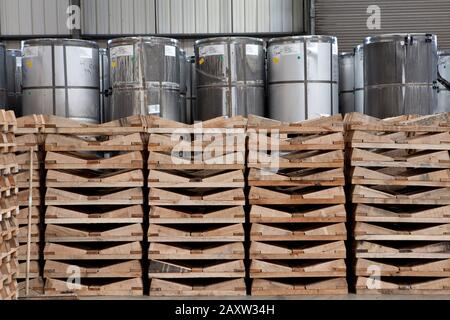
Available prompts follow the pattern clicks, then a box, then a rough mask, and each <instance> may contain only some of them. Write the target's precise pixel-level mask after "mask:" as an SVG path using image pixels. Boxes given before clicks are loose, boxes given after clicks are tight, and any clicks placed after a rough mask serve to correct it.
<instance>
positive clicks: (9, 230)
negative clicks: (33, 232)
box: [0, 219, 19, 241]
mask: <svg viewBox="0 0 450 320" xmlns="http://www.w3.org/2000/svg"><path fill="white" fill-rule="evenodd" d="M18 233H19V227H18V225H17V222H16V221H15V219H5V220H2V221H1V222H0V239H3V241H5V240H10V239H13V238H15V237H17V236H18Z"/></svg>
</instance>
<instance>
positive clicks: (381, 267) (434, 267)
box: [355, 259, 450, 277]
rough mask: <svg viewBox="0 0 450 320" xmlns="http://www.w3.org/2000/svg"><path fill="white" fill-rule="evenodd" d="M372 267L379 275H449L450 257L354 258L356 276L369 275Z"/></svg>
mask: <svg viewBox="0 0 450 320" xmlns="http://www.w3.org/2000/svg"><path fill="white" fill-rule="evenodd" d="M374 268H376V273H377V275H378V276H381V277H450V259H443V260H424V259H417V260H416V259H412V260H410V259H406V260H405V259H403V260H389V259H382V260H374V259H357V260H356V266H355V270H356V275H357V276H362V277H371V276H373V274H374Z"/></svg>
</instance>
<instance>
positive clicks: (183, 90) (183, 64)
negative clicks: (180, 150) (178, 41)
mask: <svg viewBox="0 0 450 320" xmlns="http://www.w3.org/2000/svg"><path fill="white" fill-rule="evenodd" d="M179 58H180V112H181V118H180V120H181V122H183V123H186V121H187V99H186V94H187V79H186V77H187V61H186V52H185V51H184V50H182V49H181V50H180V57H179Z"/></svg>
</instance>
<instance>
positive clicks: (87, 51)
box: [79, 48, 92, 59]
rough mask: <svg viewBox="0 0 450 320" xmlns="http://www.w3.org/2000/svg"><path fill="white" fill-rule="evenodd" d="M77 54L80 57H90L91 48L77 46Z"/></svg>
mask: <svg viewBox="0 0 450 320" xmlns="http://www.w3.org/2000/svg"><path fill="white" fill-rule="evenodd" d="M79 51H80V52H79V55H80V58H81V59H92V49H90V48H79Z"/></svg>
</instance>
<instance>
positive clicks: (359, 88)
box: [354, 44, 364, 113]
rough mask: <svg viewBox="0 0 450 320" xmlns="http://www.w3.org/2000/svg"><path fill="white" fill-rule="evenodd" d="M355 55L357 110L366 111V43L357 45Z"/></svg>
mask: <svg viewBox="0 0 450 320" xmlns="http://www.w3.org/2000/svg"><path fill="white" fill-rule="evenodd" d="M354 57H355V63H354V65H355V112H360V113H364V45H363V44H360V45H358V46H356V48H355V50H354Z"/></svg>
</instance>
